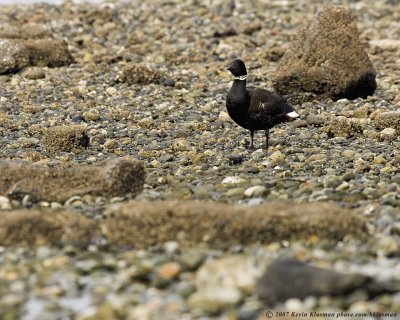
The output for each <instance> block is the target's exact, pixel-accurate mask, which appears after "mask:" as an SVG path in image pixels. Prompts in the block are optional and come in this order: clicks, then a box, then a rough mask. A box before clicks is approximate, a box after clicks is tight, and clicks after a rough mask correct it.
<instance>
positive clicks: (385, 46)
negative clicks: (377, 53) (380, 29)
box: [369, 39, 400, 51]
mask: <svg viewBox="0 0 400 320" xmlns="http://www.w3.org/2000/svg"><path fill="white" fill-rule="evenodd" d="M369 44H370V46H372V47H379V48H381V49H382V50H388V51H394V50H397V49H399V48H400V40H397V39H378V40H370V41H369Z"/></svg>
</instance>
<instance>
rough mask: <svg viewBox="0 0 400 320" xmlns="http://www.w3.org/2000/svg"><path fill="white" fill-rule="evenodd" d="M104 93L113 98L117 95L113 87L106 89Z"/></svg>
mask: <svg viewBox="0 0 400 320" xmlns="http://www.w3.org/2000/svg"><path fill="white" fill-rule="evenodd" d="M106 92H107V94H108V95H110V96H115V95H116V94H117V93H118V91H117V89H115V88H114V87H109V88H107V89H106Z"/></svg>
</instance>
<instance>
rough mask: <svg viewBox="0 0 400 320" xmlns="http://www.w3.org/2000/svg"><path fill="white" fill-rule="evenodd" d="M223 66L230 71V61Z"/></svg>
mask: <svg viewBox="0 0 400 320" xmlns="http://www.w3.org/2000/svg"><path fill="white" fill-rule="evenodd" d="M224 68H225V70H229V71H231V70H232V65H231V64H230V63H228V64H227V65H225V67H224Z"/></svg>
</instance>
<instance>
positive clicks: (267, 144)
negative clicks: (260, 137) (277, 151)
mask: <svg viewBox="0 0 400 320" xmlns="http://www.w3.org/2000/svg"><path fill="white" fill-rule="evenodd" d="M268 146H269V129H267V130H265V149H266V150H268Z"/></svg>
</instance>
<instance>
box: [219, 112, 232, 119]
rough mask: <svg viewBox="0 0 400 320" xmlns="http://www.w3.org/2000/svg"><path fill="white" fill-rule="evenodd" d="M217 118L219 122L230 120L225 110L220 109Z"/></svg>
mask: <svg viewBox="0 0 400 320" xmlns="http://www.w3.org/2000/svg"><path fill="white" fill-rule="evenodd" d="M218 119H219V120H220V121H221V122H230V121H231V118H230V117H229V114H228V113H227V112H225V111H221V112H220V113H219V115H218Z"/></svg>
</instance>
